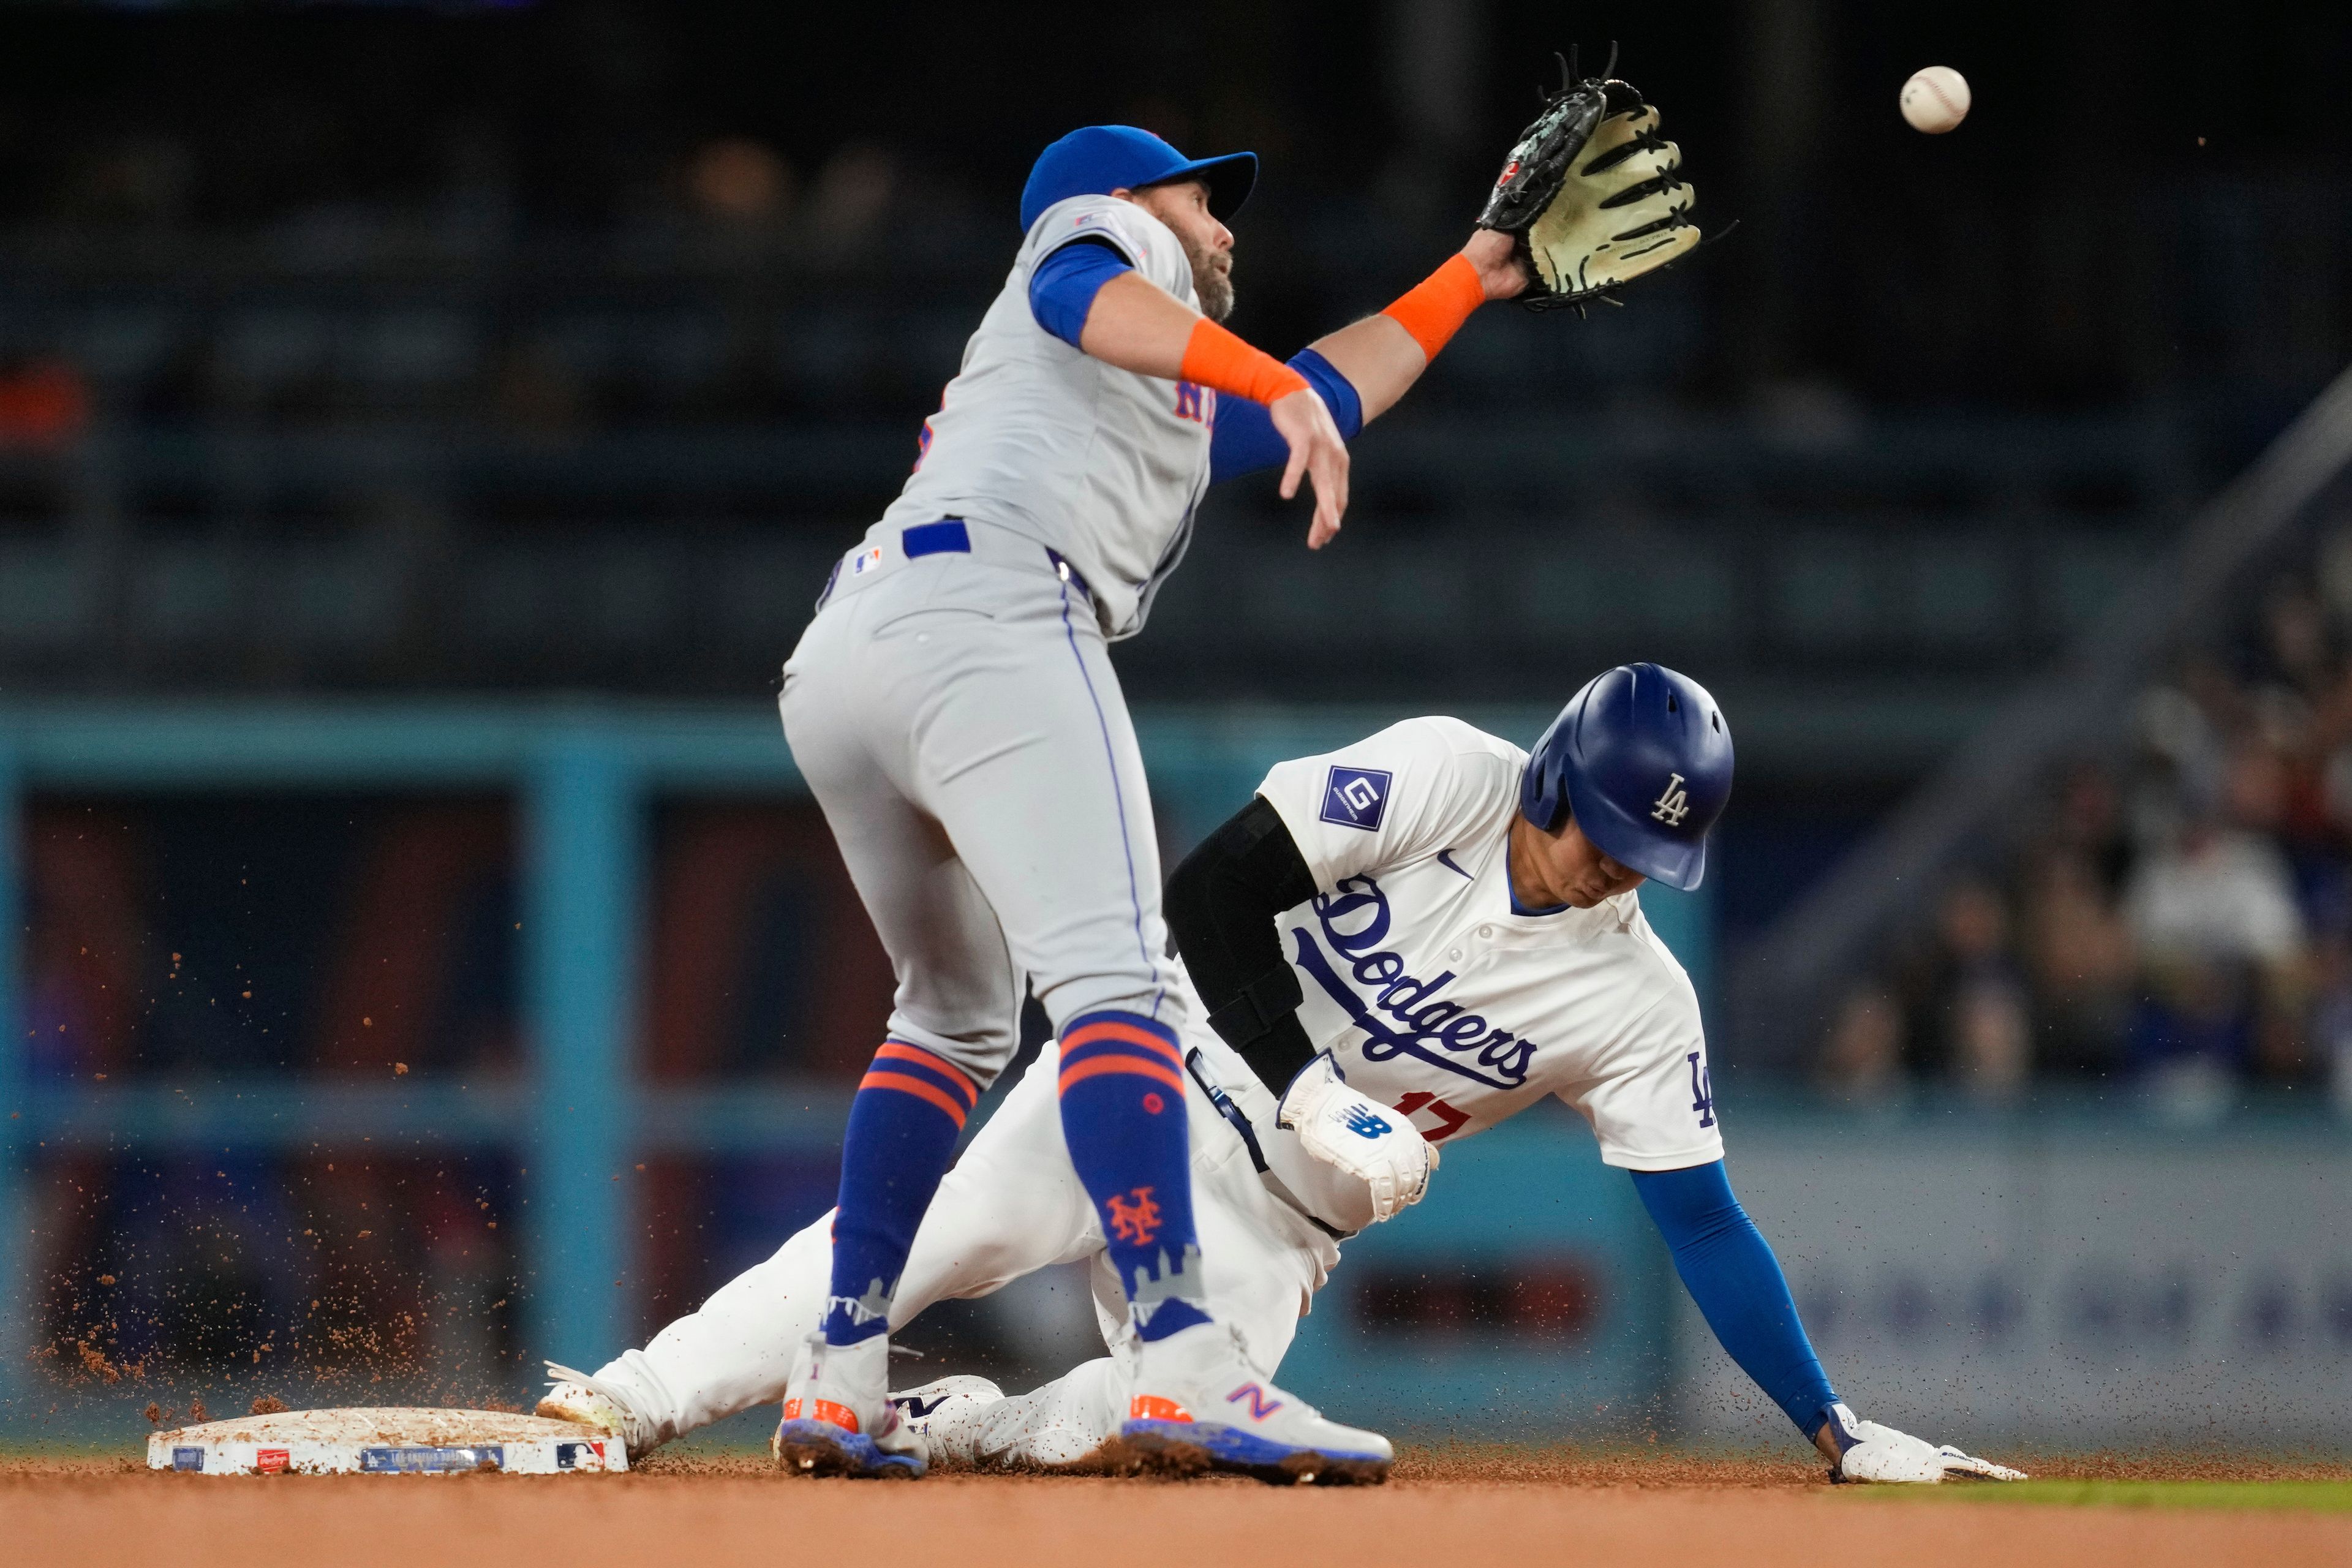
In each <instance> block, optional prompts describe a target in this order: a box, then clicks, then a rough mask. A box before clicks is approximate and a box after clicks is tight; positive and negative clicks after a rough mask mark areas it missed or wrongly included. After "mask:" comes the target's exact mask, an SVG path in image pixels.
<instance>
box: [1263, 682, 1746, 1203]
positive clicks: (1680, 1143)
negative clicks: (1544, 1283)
mask: <svg viewBox="0 0 2352 1568" xmlns="http://www.w3.org/2000/svg"><path fill="white" fill-rule="evenodd" d="M1526 765H1527V753H1526V752H1522V751H1520V750H1519V749H1518V748H1517V746H1514V745H1512V744H1510V743H1509V742H1506V741H1499V740H1496V738H1495V737H1494V736H1492V735H1488V734H1486V733H1483V732H1482V731H1478V730H1475V729H1473V728H1472V727H1471V726H1469V725H1467V724H1465V723H1463V722H1462V721H1459V720H1456V719H1410V720H1407V721H1404V722H1403V723H1402V724H1396V725H1392V726H1391V727H1390V728H1389V729H1386V730H1383V731H1381V732H1380V733H1379V734H1377V735H1374V736H1372V737H1371V738H1370V739H1369V740H1366V741H1364V742H1360V743H1359V744H1357V745H1353V746H1349V747H1345V748H1343V749H1342V750H1339V751H1337V752H1330V753H1328V755H1325V756H1319V757H1305V758H1301V759H1299V760H1298V761H1297V762H1288V763H1281V764H1279V765H1278V766H1276V768H1275V770H1274V771H1273V772H1272V773H1268V774H1267V775H1266V779H1265V784H1262V785H1260V786H1259V790H1258V793H1259V794H1260V795H1264V796H1265V798H1266V800H1267V801H1268V802H1269V803H1270V804H1271V805H1273V806H1274V808H1275V810H1276V811H1277V812H1278V813H1280V814H1281V816H1282V819H1283V822H1284V824H1285V825H1286V826H1288V828H1289V829H1290V836H1291V837H1292V838H1293V839H1294V840H1296V841H1297V845H1298V849H1299V853H1300V854H1301V855H1302V856H1304V857H1305V858H1306V861H1307V868H1309V869H1310V870H1312V871H1313V872H1314V874H1315V880H1316V884H1317V886H1318V887H1321V888H1323V889H1328V891H1326V892H1325V893H1323V894H1322V895H1321V896H1319V897H1318V898H1316V899H1314V900H1310V901H1308V902H1307V903H1304V904H1301V905H1299V906H1298V907H1297V909H1294V910H1290V911H1288V912H1287V913H1286V914H1285V915H1283V916H1282V917H1281V919H1280V921H1278V927H1279V930H1280V931H1281V937H1282V944H1283V952H1284V955H1285V956H1286V957H1287V958H1288V959H1289V960H1290V962H1291V964H1292V966H1293V967H1294V968H1295V969H1296V970H1297V974H1298V981H1299V986H1300V989H1301V990H1302V991H1304V992H1305V994H1306V1000H1305V1002H1304V1003H1303V1004H1302V1005H1300V1007H1299V1010H1298V1017H1299V1021H1300V1022H1301V1023H1302V1024H1303V1025H1304V1026H1306V1029H1307V1037H1308V1038H1309V1039H1310V1040H1312V1041H1313V1042H1314V1045H1315V1047H1316V1048H1317V1049H1318V1050H1327V1049H1328V1050H1329V1051H1331V1052H1332V1054H1333V1059H1334V1060H1335V1061H1336V1062H1338V1064H1339V1070H1340V1071H1341V1072H1342V1073H1344V1074H1345V1075H1346V1077H1347V1079H1348V1082H1349V1085H1350V1086H1352V1087H1353V1088H1355V1089H1360V1090H1362V1091H1363V1092H1364V1093H1366V1094H1368V1095H1370V1096H1371V1098H1372V1099H1374V1100H1378V1101H1380V1102H1381V1104H1383V1105H1388V1106H1392V1107H1394V1108H1395V1109H1396V1110H1398V1111H1400V1112H1401V1113H1402V1114H1404V1115H1407V1116H1410V1117H1411V1118H1412V1122H1413V1125H1414V1126H1416V1127H1418V1128H1420V1129H1421V1130H1422V1131H1423V1133H1424V1134H1425V1135H1427V1136H1428V1137H1429V1138H1430V1139H1431V1140H1432V1141H1433V1142H1442V1141H1443V1140H1445V1139H1447V1138H1458V1137H1463V1136H1466V1135H1467V1134H1469V1133H1473V1132H1475V1131H1479V1130H1480V1129H1482V1128H1486V1127H1490V1126H1492V1125H1494V1124H1495V1123H1496V1122H1497V1121H1502V1120H1503V1119H1504V1118H1506V1117H1507V1116H1510V1115H1511V1114H1513V1113H1514V1112H1516V1111H1518V1110H1524V1109H1526V1108H1527V1107H1528V1106H1529V1105H1531V1104H1533V1103H1535V1102H1536V1101H1537V1100H1540V1099H1542V1098H1543V1097H1544V1096H1546V1095H1558V1096H1559V1098H1560V1099H1562V1100H1566V1101H1568V1103H1569V1104H1570V1105H1572V1106H1574V1107H1575V1108H1576V1109H1577V1110H1578V1111H1580V1113H1581V1114H1582V1115H1583V1116H1584V1118H1585V1120H1586V1121H1589V1122H1591V1125H1592V1131H1593V1133H1594V1135H1595V1136H1596V1137H1597V1138H1598V1139H1599V1141H1600V1144H1601V1158H1602V1159H1603V1160H1605V1161H1606V1162H1607V1163H1610V1164H1612V1165H1618V1166H1622V1167H1625V1168H1627V1169H1630V1170H1635V1171H1671V1170H1679V1169H1681V1168H1683V1167H1684V1166H1686V1165H1701V1164H1706V1163H1709V1162H1711V1161H1714V1160H1719V1159H1721V1158H1722V1157H1723V1135H1722V1132H1721V1131H1720V1130H1719V1129H1718V1128H1717V1125H1716V1119H1715V1100H1714V1094H1713V1092H1712V1089H1711V1088H1710V1085H1709V1079H1708V1075H1707V1065H1706V1037H1705V1036H1704V1034H1703V1032H1702V1030H1701V1027H1700V1023H1699V1011H1698V998H1697V995H1696V993H1694V992H1693V990H1692V989H1691V984H1690V979H1689V977H1688V976H1687V975H1685V973H1683V968H1682V965H1681V964H1680V963H1676V962H1675V957H1674V955H1673V954H1672V953H1671V952H1668V951H1667V950H1666V946H1665V944H1664V942H1660V941H1659V940H1658V938H1657V937H1656V935H1655V934H1654V933H1653V932H1652V931H1651V930H1650V923H1649V921H1647V920H1646V919H1644V918H1643V914H1642V904H1641V899H1640V896H1639V893H1638V890H1636V891H1630V892H1624V893H1621V894H1619V895H1618V896H1617V897H1615V898H1613V899H1611V900H1607V901H1606V902H1604V903H1601V904H1599V905H1597V906H1595V907H1594V908H1592V909H1590V910H1573V909H1563V910H1558V911H1556V912H1552V913H1546V914H1521V913H1517V912H1516V911H1515V909H1514V906H1513V902H1512V898H1511V885H1510V873H1509V869H1508V865H1507V861H1508V858H1509V857H1508V854H1507V848H1508V845H1509V839H1510V825H1511V821H1512V819H1513V818H1514V817H1515V816H1517V814H1518V805H1519V775H1520V772H1521V770H1522V769H1523V768H1524V767H1525V766H1526Z"/></svg>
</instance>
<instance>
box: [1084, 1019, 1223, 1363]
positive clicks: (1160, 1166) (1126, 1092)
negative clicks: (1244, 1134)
mask: <svg viewBox="0 0 2352 1568" xmlns="http://www.w3.org/2000/svg"><path fill="white" fill-rule="evenodd" d="M1061 1091H1062V1134H1063V1137H1064V1138H1065V1139H1066V1141H1067V1142H1068V1143H1069V1146H1070V1163H1071V1164H1073V1165H1075V1166H1076V1168H1077V1173H1078V1181H1079V1183H1080V1184H1082V1185H1084V1186H1085V1188H1086V1189H1087V1196H1088V1197H1090V1198H1092V1199H1094V1202H1095V1213H1096V1214H1097V1215H1098V1216H1100V1218H1101V1220H1102V1227H1103V1239H1104V1240H1105V1241H1106V1242H1107V1243H1108V1251H1109V1253H1110V1260H1111V1262H1112V1263H1113V1264H1114V1265H1115V1266H1116V1267H1117V1268H1118V1278H1119V1283H1120V1285H1121V1286H1122V1287H1123V1288H1124V1289H1126V1291H1127V1300H1128V1303H1129V1310H1131V1311H1132V1312H1133V1313H1134V1316H1135V1331H1136V1332H1137V1333H1138V1334H1139V1335H1141V1336H1142V1337H1143V1338H1145V1339H1147V1340H1159V1339H1165V1338H1167V1337H1168V1336H1169V1335H1170V1334H1172V1333H1174V1332H1175V1331H1177V1330H1179V1329H1187V1328H1190V1327H1192V1325H1193V1324H1194V1323H1205V1322H1207V1321H1209V1314H1208V1312H1207V1311H1206V1310H1203V1304H1202V1288H1201V1248H1200V1244H1199V1242H1198V1241H1197V1239H1196V1238H1195V1237H1194V1236H1193V1232H1192V1141H1191V1139H1190V1138H1189V1137H1188V1136H1187V1135H1186V1131H1185V1124H1184V1068H1183V1058H1182V1057H1181V1055H1180V1054H1179V1052H1178V1050H1177V1047H1176V1034H1175V1031H1174V1030H1172V1029H1170V1028H1169V1027H1168V1026H1166V1025H1164V1024H1159V1023H1155V1022H1153V1021H1152V1020H1151V1019H1150V1018H1146V1017H1143V1016H1139V1015H1138V1014H1134V1013H1118V1012H1110V1011H1105V1012H1100V1013H1087V1014H1084V1015H1082V1016H1078V1017H1076V1018H1073V1019H1071V1020H1070V1021H1069V1023H1068V1025H1067V1026H1065V1027H1064V1029H1063V1030H1062V1079H1061Z"/></svg>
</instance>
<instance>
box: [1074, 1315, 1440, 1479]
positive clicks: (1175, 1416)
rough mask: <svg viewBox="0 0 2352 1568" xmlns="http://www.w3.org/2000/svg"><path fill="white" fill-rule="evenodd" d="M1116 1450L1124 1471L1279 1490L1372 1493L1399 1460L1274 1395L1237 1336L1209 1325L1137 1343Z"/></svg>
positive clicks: (1368, 1435) (1384, 1446) (1370, 1437)
mask: <svg viewBox="0 0 2352 1568" xmlns="http://www.w3.org/2000/svg"><path fill="white" fill-rule="evenodd" d="M1118 1444H1119V1447H1120V1448H1121V1450H1122V1451H1123V1455H1124V1458H1125V1459H1126V1468H1131V1469H1136V1470H1149V1471H1157V1472H1159V1473H1161V1474H1172V1475H1198V1474H1201V1473H1202V1472H1203V1471H1208V1470H1223V1471H1226V1472H1228V1473H1231V1474H1234V1475H1244V1476H1255V1477H1256V1478H1257V1479H1259V1480H1262V1481H1270V1482H1273V1483H1275V1484H1276V1485H1278V1486H1378V1485H1379V1484H1380V1483H1381V1482H1382V1481H1384V1480H1386V1479H1388V1476H1389V1466H1390V1464H1391V1462H1393V1461H1394V1459H1395V1458H1396V1450H1395V1449H1393V1448H1391V1447H1390V1446H1389V1440H1388V1439H1387V1438H1385V1437H1383V1436H1381V1435H1380V1434H1379V1433H1377V1432H1366V1431H1363V1430H1361V1429H1360V1428H1358V1427H1354V1426H1340V1425H1339V1423H1338V1422H1336V1421H1329V1420H1326V1419H1325V1418H1324V1416H1323V1415H1322V1413H1321V1412H1320V1411H1318V1410H1317V1409H1316V1408H1315V1407H1314V1406H1313V1405H1309V1404H1307V1402H1306V1401H1305V1400H1303V1399H1301V1398H1299V1397H1298V1396H1297V1394H1290V1393H1286V1392H1285V1391H1284V1390H1282V1389H1280V1388H1277V1387H1276V1386H1275V1384H1274V1382H1273V1380H1272V1379H1270V1378H1268V1377H1266V1376H1265V1375H1264V1374H1263V1373H1260V1372H1259V1371H1258V1370H1257V1369H1256V1368H1255V1367H1254V1366H1252V1365H1251V1364H1250V1363H1249V1359H1248V1357H1247V1356H1246V1355H1245V1354H1244V1351H1243V1346H1242V1341H1241V1336H1240V1335H1239V1334H1237V1333H1235V1332H1234V1330H1233V1328H1232V1327H1231V1326H1230V1325H1228V1324H1224V1323H1213V1322H1212V1323H1200V1324H1196V1325H1194V1326H1193V1327H1192V1328H1189V1329H1185V1330H1183V1331H1181V1332H1179V1333H1174V1334H1171V1335H1170V1336H1169V1337H1168V1338H1166V1339H1164V1340H1160V1341H1156V1342H1148V1343H1146V1344H1145V1345H1143V1347H1142V1349H1141V1353H1140V1354H1139V1357H1138V1358H1137V1363H1136V1374H1135V1392H1134V1394H1133V1395H1132V1396H1131V1398H1130V1399H1129V1405H1128V1420H1127V1423H1126V1425H1125V1426H1121V1427H1120V1428H1119V1435H1118Z"/></svg>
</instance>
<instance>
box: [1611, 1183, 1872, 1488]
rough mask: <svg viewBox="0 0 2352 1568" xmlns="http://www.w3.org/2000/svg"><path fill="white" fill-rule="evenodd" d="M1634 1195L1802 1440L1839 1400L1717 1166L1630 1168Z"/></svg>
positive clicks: (1735, 1353) (1783, 1283) (1767, 1251)
mask: <svg viewBox="0 0 2352 1568" xmlns="http://www.w3.org/2000/svg"><path fill="white" fill-rule="evenodd" d="M1633 1190H1634V1191H1635V1192H1637V1193H1639V1194H1642V1203H1643V1206H1644V1207H1646V1208H1647V1209H1648V1210H1649V1211H1650V1217H1651V1218H1652V1219H1653V1220H1655V1221H1656V1222H1657V1226H1658V1230H1659V1233H1660V1234H1661V1235H1663V1236H1664V1237H1665V1238H1666V1246H1667V1247H1670V1248H1672V1249H1673V1251H1674V1255H1675V1273H1677V1274H1679V1275H1681V1276H1682V1277H1683V1287H1684V1289H1687V1290H1688V1291H1689V1292H1690V1293H1691V1300H1694V1301H1696V1302H1697V1303H1698V1310H1699V1311H1700V1313H1701V1314H1702V1315H1703V1316H1704V1317H1705V1318H1706V1326H1707V1327H1708V1328H1710V1329H1713V1330H1714V1331H1715V1337H1716V1339H1717V1341H1719V1342H1721V1343H1722V1345H1723V1348H1724V1349H1725V1350H1726V1351H1727V1352H1729V1353H1730V1356H1731V1359H1732V1360H1733V1361H1736V1362H1738V1363H1739V1370H1740V1371H1742V1372H1744V1373H1747V1374H1748V1376H1749V1377H1752V1378H1754V1379H1755V1380H1756V1385H1757V1386H1758V1387H1759V1388H1761V1389H1762V1390H1763V1391H1764V1392H1765V1393H1766V1394H1770V1395H1771V1396H1772V1401H1773V1403H1774V1404H1776V1405H1780V1408H1781V1409H1782V1410H1784V1411H1786V1412H1787V1413H1788V1415H1789V1419H1790V1420H1791V1421H1793V1422H1795V1423H1796V1424H1797V1430H1798V1431H1800V1432H1802V1433H1803V1434H1804V1435H1805V1436H1806V1438H1807V1440H1808V1441H1810V1440H1811V1437H1812V1436H1813V1434H1814V1433H1816V1432H1818V1431H1820V1430H1821V1426H1822V1407H1823V1406H1825V1405H1831V1404H1832V1403H1834V1402H1835V1401H1836V1399H1837V1394H1835V1392H1833V1391H1832V1389H1831V1387H1830V1380H1829V1377H1828V1375H1827V1374H1826V1373H1823V1372H1822V1363H1821V1358H1820V1357H1819V1356H1817V1355H1815V1354H1814V1353H1813V1347H1812V1344H1811V1342H1810V1341H1808V1340H1807V1339H1806V1338H1805V1326H1804V1324H1802V1323H1801V1322H1799V1321H1797V1303H1796V1300H1795V1299H1794V1298H1792V1297H1791V1296H1790V1294H1789V1281H1788V1279H1787V1277H1786V1276H1785V1275H1783V1274H1782V1273H1781V1272H1780V1262H1779V1260H1778V1259H1776V1258H1774V1257H1773V1256H1772V1248H1771V1247H1769V1245H1767V1243H1766V1242H1765V1240H1764V1234H1763V1232H1761V1231H1759V1230H1758V1229H1757V1228H1756V1222H1755V1221H1754V1220H1752V1219H1749V1218H1748V1211H1747V1210H1746V1209H1743V1208H1741V1207H1740V1206H1739V1200H1738V1198H1736V1197H1734V1196H1732V1195H1731V1181H1730V1179H1729V1178H1728V1177H1727V1176H1726V1175H1725V1174H1724V1172H1723V1162H1722V1161H1720V1160H1717V1161H1716V1162H1715V1163H1713V1164H1710V1165H1693V1166H1691V1167H1690V1168H1689V1169H1687V1170H1682V1171H1636V1172H1634V1173H1633Z"/></svg>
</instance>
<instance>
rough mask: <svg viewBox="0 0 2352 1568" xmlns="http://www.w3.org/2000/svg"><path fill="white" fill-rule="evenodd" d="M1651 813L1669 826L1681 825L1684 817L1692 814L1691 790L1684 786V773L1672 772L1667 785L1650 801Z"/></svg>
mask: <svg viewBox="0 0 2352 1568" xmlns="http://www.w3.org/2000/svg"><path fill="white" fill-rule="evenodd" d="M1650 815H1651V816H1653V817H1654V818H1656V819H1657V820H1658V821H1660V822H1663V823H1664V824H1665V825H1666V826H1668V827H1680V826H1682V825H1683V818H1684V817H1685V816H1689V815H1690V792H1689V791H1687V790H1685V789H1684V788H1683V775H1682V774H1680V773H1670V774H1668V775H1667V777H1666V787H1665V788H1664V789H1663V790H1661V791H1660V792H1659V793H1658V798H1657V799H1655V800H1654V801H1652V802H1651V803H1650Z"/></svg>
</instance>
